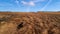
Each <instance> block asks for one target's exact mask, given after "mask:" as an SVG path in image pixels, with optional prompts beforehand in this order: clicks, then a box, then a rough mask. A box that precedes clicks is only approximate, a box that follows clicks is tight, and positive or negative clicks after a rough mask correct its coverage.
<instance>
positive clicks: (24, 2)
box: [21, 0, 45, 6]
mask: <svg viewBox="0 0 60 34" xmlns="http://www.w3.org/2000/svg"><path fill="white" fill-rule="evenodd" d="M43 1H45V0H30V1H29V2H26V1H21V3H22V4H23V5H29V6H35V5H36V3H37V2H43Z"/></svg>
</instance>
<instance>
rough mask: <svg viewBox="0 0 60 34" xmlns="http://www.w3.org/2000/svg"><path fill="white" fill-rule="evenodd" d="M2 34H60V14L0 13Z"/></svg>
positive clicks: (0, 30) (0, 33)
mask: <svg viewBox="0 0 60 34" xmlns="http://www.w3.org/2000/svg"><path fill="white" fill-rule="evenodd" d="M0 34H60V12H0Z"/></svg>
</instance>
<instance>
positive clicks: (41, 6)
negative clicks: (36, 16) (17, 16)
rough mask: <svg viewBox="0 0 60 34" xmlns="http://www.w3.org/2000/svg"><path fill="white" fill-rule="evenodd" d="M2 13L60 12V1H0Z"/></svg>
mask: <svg viewBox="0 0 60 34" xmlns="http://www.w3.org/2000/svg"><path fill="white" fill-rule="evenodd" d="M0 11H21V12H24V11H26V12H27V11H28V12H29V11H35V12H36V11H60V0H0Z"/></svg>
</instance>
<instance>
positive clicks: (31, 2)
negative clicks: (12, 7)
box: [21, 1, 35, 6]
mask: <svg viewBox="0 0 60 34" xmlns="http://www.w3.org/2000/svg"><path fill="white" fill-rule="evenodd" d="M21 3H22V4H24V5H30V6H35V3H34V2H33V1H30V2H25V1H21Z"/></svg>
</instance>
